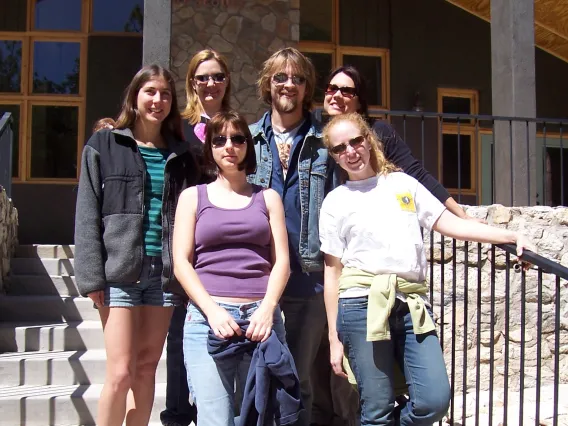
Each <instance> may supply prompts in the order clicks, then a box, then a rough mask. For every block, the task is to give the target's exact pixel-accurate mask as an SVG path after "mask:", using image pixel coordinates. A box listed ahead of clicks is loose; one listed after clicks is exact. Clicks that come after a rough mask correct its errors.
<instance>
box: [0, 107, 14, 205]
mask: <svg viewBox="0 0 568 426" xmlns="http://www.w3.org/2000/svg"><path fill="white" fill-rule="evenodd" d="M13 122H14V118H13V116H12V114H11V113H9V112H5V113H4V114H3V115H2V117H1V118H0V142H2V139H3V138H4V136H5V133H6V132H7V133H8V135H7V137H8V146H2V145H0V153H1V155H0V187H4V189H5V190H6V193H7V194H8V197H10V196H11V195H12V148H13V147H12V144H13V137H14V135H13V133H12V123H13ZM3 156H4V157H5V158H2V157H3Z"/></svg>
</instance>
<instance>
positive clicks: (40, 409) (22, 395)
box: [0, 383, 166, 426]
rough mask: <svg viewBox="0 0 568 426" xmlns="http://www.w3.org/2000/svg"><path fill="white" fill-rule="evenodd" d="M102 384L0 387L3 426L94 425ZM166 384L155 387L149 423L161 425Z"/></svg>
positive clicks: (0, 422) (0, 417) (0, 423)
mask: <svg viewBox="0 0 568 426" xmlns="http://www.w3.org/2000/svg"><path fill="white" fill-rule="evenodd" d="M101 389H102V385H90V386H86V385H74V386H73V385H71V386H3V387H0V407H2V415H1V416H0V426H17V425H20V426H47V425H49V426H70V425H83V426H95V420H96V418H97V403H98V400H99V396H100V393H101ZM165 395H166V385H165V384H161V383H160V384H156V396H155V398H154V405H153V408H152V415H151V418H150V421H151V422H153V423H156V424H160V411H162V410H163V408H164V407H165V402H166V401H165Z"/></svg>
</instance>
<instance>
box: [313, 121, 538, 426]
mask: <svg viewBox="0 0 568 426" xmlns="http://www.w3.org/2000/svg"><path fill="white" fill-rule="evenodd" d="M323 136H324V141H325V144H326V145H327V147H328V149H329V151H330V153H331V155H332V156H333V158H334V159H335V161H336V162H337V163H338V164H339V166H340V167H341V168H342V171H343V172H344V179H345V183H344V184H343V185H341V186H339V187H338V188H336V189H335V190H333V191H332V192H330V193H329V195H328V196H327V197H326V198H325V200H324V202H323V206H322V209H321V213H320V239H321V251H322V252H324V253H325V286H324V296H325V305H326V310H327V318H328V324H329V340H330V347H331V364H332V367H333V370H334V372H335V373H336V374H338V375H341V376H346V375H345V372H344V370H343V362H342V361H343V355H344V354H345V355H346V356H347V358H348V360H349V364H350V366H351V369H352V370H353V374H354V376H355V379H356V380H357V387H358V390H359V395H360V398H361V425H368V424H373V425H393V424H395V422H396V423H397V424H401V425H421V424H428V425H431V424H433V423H435V422H438V421H439V420H441V419H442V417H443V416H444V415H445V414H446V413H447V409H448V405H449V401H450V386H449V381H448V377H447V373H446V368H445V365H444V358H443V355H442V351H441V348H440V343H439V341H438V337H437V335H436V331H435V327H434V323H433V321H432V319H431V317H432V310H431V307H430V305H429V303H428V302H427V298H426V294H427V293H428V291H429V290H428V287H427V285H426V284H425V282H424V281H425V276H426V275H425V274H426V257H425V254H424V247H423V242H422V234H421V230H420V228H421V227H422V228H425V229H426V230H427V231H430V230H432V229H433V230H435V231H437V232H440V233H442V234H443V235H446V236H448V237H451V238H456V239H460V240H469V241H478V242H483V243H493V244H501V243H516V244H517V254H518V255H521V253H522V251H523V248H527V249H531V250H534V248H533V246H532V245H531V244H530V242H529V241H528V240H527V239H526V238H525V237H524V236H522V235H520V234H517V233H515V232H512V231H508V230H504V229H499V228H492V227H490V226H487V225H484V224H481V223H477V222H474V221H467V220H464V219H460V218H458V217H457V216H455V215H454V214H452V213H451V212H449V211H448V210H447V209H446V208H445V207H444V205H443V204H442V203H440V202H439V201H438V200H437V199H436V198H435V197H434V196H433V195H432V194H431V193H430V192H429V191H428V190H426V189H425V188H424V187H423V186H422V185H421V184H420V183H419V182H418V181H416V180H415V179H414V178H412V177H410V176H408V175H406V174H404V173H401V172H398V171H396V168H395V167H394V166H393V165H392V164H391V163H389V162H387V161H386V160H385V157H384V155H383V152H382V146H381V143H380V142H379V141H378V140H377V138H376V136H375V133H374V132H373V131H372V130H371V129H370V128H369V126H368V124H367V123H366V122H365V120H364V119H363V118H362V117H361V116H360V115H358V114H356V113H352V114H346V115H340V116H336V117H334V118H333V119H332V120H331V121H330V122H329V123H328V124H327V126H326V127H325V129H324V132H323ZM395 363H398V365H399V366H400V368H401V369H402V370H403V372H404V376H405V377H406V383H407V385H408V391H409V396H410V399H409V401H408V403H406V404H405V405H402V406H400V408H398V407H397V411H396V412H395V409H394V403H395V396H396V395H395V392H394V372H393V371H394V364H395ZM395 416H396V417H399V420H396V421H395Z"/></svg>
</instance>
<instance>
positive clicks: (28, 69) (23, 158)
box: [0, 0, 143, 185]
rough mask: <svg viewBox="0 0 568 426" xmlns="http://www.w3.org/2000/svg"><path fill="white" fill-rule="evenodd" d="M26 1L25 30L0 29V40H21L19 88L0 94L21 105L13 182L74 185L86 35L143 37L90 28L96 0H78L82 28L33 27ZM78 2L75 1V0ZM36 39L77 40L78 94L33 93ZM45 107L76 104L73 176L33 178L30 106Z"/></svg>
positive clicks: (31, 2)
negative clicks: (76, 129) (16, 173)
mask: <svg viewBox="0 0 568 426" xmlns="http://www.w3.org/2000/svg"><path fill="white" fill-rule="evenodd" d="M18 1H26V2H27V3H26V8H27V9H26V23H25V25H26V28H25V31H0V40H16V41H21V42H22V58H21V69H20V91H19V92H11V93H10V92H2V93H0V105H3V104H6V105H18V106H19V108H20V122H19V128H18V133H19V140H16V141H14V145H16V144H17V146H18V176H17V177H13V178H12V182H14V183H19V184H20V183H21V184H58V185H60V184H61V185H76V184H77V182H78V180H79V175H80V172H81V170H80V168H81V154H82V148H83V145H84V143H85V132H86V130H85V123H86V110H87V78H88V75H87V69H88V63H87V61H88V48H89V37H93V36H95V37H96V36H107V37H108V36H113V37H114V36H124V37H142V36H143V33H142V32H123V31H121V32H114V31H105V32H95V31H93V30H92V27H93V22H92V19H93V13H92V11H93V5H94V1H96V0H80V1H81V30H79V31H74V30H67V31H62V30H43V29H41V30H37V29H35V7H36V0H18ZM77 1H78V0H77ZM36 41H39V42H71V43H79V93H77V94H57V93H33V54H34V45H33V43H34V42H36ZM34 105H44V106H75V107H78V123H77V124H78V126H79V127H78V131H77V174H76V176H75V178H33V177H32V176H31V152H32V121H31V119H32V107H33V106H34Z"/></svg>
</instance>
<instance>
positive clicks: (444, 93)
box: [437, 87, 479, 129]
mask: <svg viewBox="0 0 568 426" xmlns="http://www.w3.org/2000/svg"><path fill="white" fill-rule="evenodd" d="M437 97H438V99H437V100H438V112H439V113H444V111H443V99H444V98H445V97H446V98H465V99H469V101H470V104H469V109H470V112H469V114H470V115H476V114H479V91H477V90H475V89H458V88H446V87H438V89H437ZM441 120H442V126H444V129H445V128H446V126H448V125H453V124H454V123H451V122H450V123H448V122H446V121H444V120H443V119H441ZM468 124H471V125H473V124H474V120H473V119H469V120H464V121H463V122H461V121H460V126H463V125H468Z"/></svg>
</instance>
